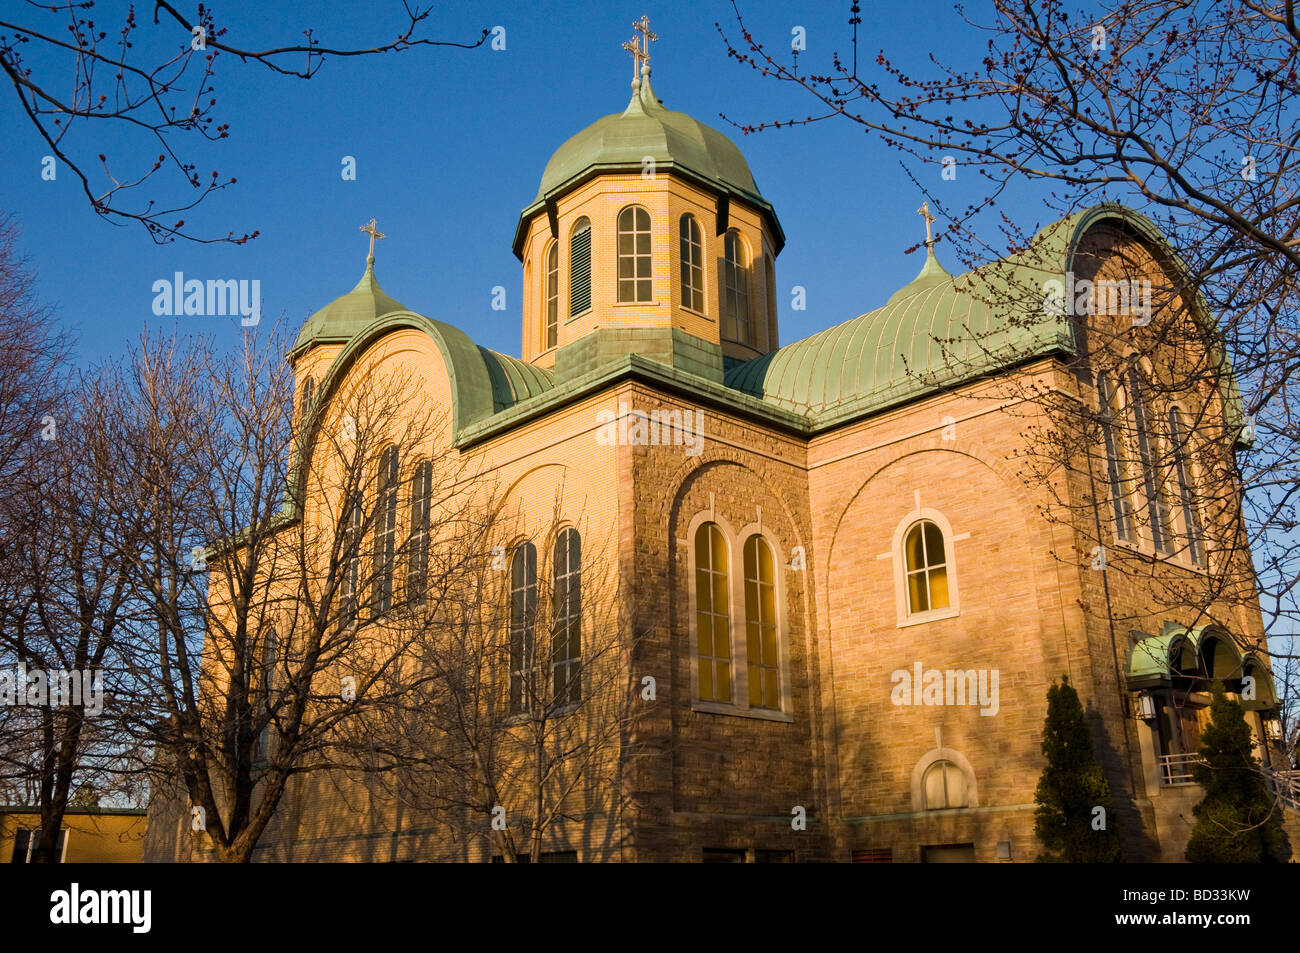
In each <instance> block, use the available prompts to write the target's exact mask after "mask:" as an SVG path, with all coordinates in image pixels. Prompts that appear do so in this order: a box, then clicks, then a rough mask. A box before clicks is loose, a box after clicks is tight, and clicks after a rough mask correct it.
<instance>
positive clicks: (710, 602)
mask: <svg viewBox="0 0 1300 953" xmlns="http://www.w3.org/2000/svg"><path fill="white" fill-rule="evenodd" d="M728 586H729V580H728V572H727V542H726V540H725V539H723V537H722V530H720V529H719V528H718V525H717V524H716V523H704V524H702V525H701V526H700V528H699V529H698V530H696V532H695V627H696V653H697V655H696V657H697V659H698V662H699V682H700V699H701V700H702V701H718V702H730V701H731V612H730V604H731V592H730V589H729V588H728Z"/></svg>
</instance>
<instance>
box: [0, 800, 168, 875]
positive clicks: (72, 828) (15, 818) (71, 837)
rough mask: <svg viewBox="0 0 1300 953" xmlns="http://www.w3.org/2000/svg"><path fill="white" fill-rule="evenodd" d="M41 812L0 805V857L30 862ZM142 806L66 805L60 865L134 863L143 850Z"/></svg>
mask: <svg viewBox="0 0 1300 953" xmlns="http://www.w3.org/2000/svg"><path fill="white" fill-rule="evenodd" d="M40 832H41V814H40V811H39V810H34V809H33V808H30V807H18V806H14V805H10V806H7V807H0V858H2V859H3V860H5V861H9V862H12V863H15V864H21V863H27V862H29V861H30V859H31V856H32V852H33V851H34V850H35V849H36V846H37V844H38V843H39V841H40ZM144 835H145V809H144V808H112V807H101V808H81V807H70V808H68V809H67V810H66V811H65V812H64V814H63V826H62V828H61V829H60V834H59V862H60V863H64V864H138V863H139V862H140V859H141V854H142V852H143V849H144Z"/></svg>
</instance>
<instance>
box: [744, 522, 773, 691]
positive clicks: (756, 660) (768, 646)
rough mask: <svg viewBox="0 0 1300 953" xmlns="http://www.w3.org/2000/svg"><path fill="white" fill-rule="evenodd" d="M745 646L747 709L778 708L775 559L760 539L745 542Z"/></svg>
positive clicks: (770, 550)
mask: <svg viewBox="0 0 1300 953" xmlns="http://www.w3.org/2000/svg"><path fill="white" fill-rule="evenodd" d="M745 646H746V649H747V650H748V651H747V653H746V659H747V669H748V675H749V707H750V708H780V707H781V659H780V654H779V650H778V647H777V631H776V560H775V559H774V558H773V556H772V547H771V546H769V545H768V544H767V541H766V540H765V539H763V537H762V536H758V535H754V536H751V537H749V539H747V540H745Z"/></svg>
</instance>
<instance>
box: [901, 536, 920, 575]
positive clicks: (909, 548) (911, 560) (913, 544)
mask: <svg viewBox="0 0 1300 953" xmlns="http://www.w3.org/2000/svg"><path fill="white" fill-rule="evenodd" d="M903 552H904V554H905V556H906V559H907V571H908V572H912V571H913V570H916V569H921V568H923V567H924V566H925V553H924V551H923V550H922V548H921V527H920V526H919V525H918V526H914V527H912V529H911V530H910V531H909V532H908V534H907V542H906V543H904V544H903Z"/></svg>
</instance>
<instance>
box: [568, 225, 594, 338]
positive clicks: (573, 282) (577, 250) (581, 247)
mask: <svg viewBox="0 0 1300 953" xmlns="http://www.w3.org/2000/svg"><path fill="white" fill-rule="evenodd" d="M590 307H591V220H590V219H588V218H587V216H585V215H584V216H583V217H582V218H580V219H578V220H577V221H576V222H574V223H573V231H572V232H571V233H570V235H569V317H573V316H574V315H577V314H582V312H584V311H586V310H588V309H589V308H590Z"/></svg>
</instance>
